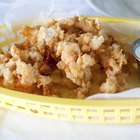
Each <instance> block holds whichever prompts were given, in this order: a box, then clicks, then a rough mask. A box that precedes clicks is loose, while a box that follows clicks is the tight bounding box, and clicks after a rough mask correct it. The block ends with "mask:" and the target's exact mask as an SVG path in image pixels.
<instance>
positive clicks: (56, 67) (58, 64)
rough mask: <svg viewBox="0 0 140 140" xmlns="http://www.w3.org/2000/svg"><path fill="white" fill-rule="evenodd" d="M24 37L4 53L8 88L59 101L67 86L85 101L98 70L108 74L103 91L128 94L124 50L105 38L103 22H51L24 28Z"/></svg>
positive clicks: (1, 71)
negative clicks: (50, 97)
mask: <svg viewBox="0 0 140 140" xmlns="http://www.w3.org/2000/svg"><path fill="white" fill-rule="evenodd" d="M21 34H22V35H23V37H25V41H24V42H22V43H20V44H15V45H13V46H11V47H10V49H9V50H8V51H7V52H3V51H2V50H1V52H0V77H1V81H2V86H4V87H9V88H11V89H15V90H20V91H25V92H30V93H37V94H41V95H46V96H56V97H62V95H61V91H62V89H61V91H60V87H65V88H67V89H69V90H70V91H71V93H70V97H72V98H85V97H86V96H88V93H89V91H90V89H91V87H92V83H94V80H96V79H94V75H96V74H97V73H98V72H95V71H94V68H95V67H98V69H99V70H100V71H101V72H102V73H103V74H104V76H103V79H102V80H101V81H100V82H99V89H98V90H99V91H98V92H102V93H116V92H119V91H122V90H125V89H126V83H127V82H126V77H127V74H126V71H128V55H127V53H125V51H124V50H123V48H124V45H123V44H121V43H120V42H118V41H116V40H115V39H114V38H113V36H111V35H107V34H105V33H104V32H103V29H102V27H101V25H100V23H99V21H98V20H97V19H95V20H93V19H88V18H84V17H74V18H69V19H61V20H56V19H51V20H50V21H48V22H47V23H46V25H42V26H36V27H29V26H24V27H23V28H22V31H21Z"/></svg>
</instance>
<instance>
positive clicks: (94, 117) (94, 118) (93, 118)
mask: <svg viewBox="0 0 140 140" xmlns="http://www.w3.org/2000/svg"><path fill="white" fill-rule="evenodd" d="M89 119H90V120H99V117H98V116H89Z"/></svg>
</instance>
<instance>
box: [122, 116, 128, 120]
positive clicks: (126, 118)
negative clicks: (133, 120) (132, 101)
mask: <svg viewBox="0 0 140 140" xmlns="http://www.w3.org/2000/svg"><path fill="white" fill-rule="evenodd" d="M120 119H121V120H129V119H130V116H121V118H120Z"/></svg>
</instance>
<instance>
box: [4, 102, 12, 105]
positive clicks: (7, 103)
mask: <svg viewBox="0 0 140 140" xmlns="http://www.w3.org/2000/svg"><path fill="white" fill-rule="evenodd" d="M5 105H6V106H13V104H10V103H7V102H5Z"/></svg>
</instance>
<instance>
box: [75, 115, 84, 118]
mask: <svg viewBox="0 0 140 140" xmlns="http://www.w3.org/2000/svg"><path fill="white" fill-rule="evenodd" d="M73 118H74V119H83V118H84V117H83V116H81V115H73Z"/></svg>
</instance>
